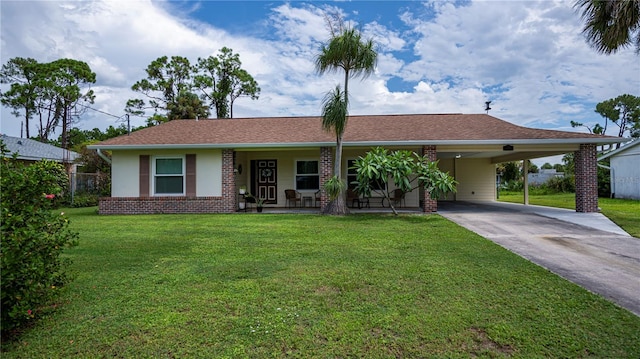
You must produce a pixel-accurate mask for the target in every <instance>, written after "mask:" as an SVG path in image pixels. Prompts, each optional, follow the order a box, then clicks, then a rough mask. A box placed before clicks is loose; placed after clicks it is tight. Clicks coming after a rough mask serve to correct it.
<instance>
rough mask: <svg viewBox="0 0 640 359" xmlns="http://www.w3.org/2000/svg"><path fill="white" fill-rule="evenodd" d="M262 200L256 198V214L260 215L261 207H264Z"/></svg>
mask: <svg viewBox="0 0 640 359" xmlns="http://www.w3.org/2000/svg"><path fill="white" fill-rule="evenodd" d="M264 201H265V199H264V198H259V197H256V209H257V211H258V213H262V206H264Z"/></svg>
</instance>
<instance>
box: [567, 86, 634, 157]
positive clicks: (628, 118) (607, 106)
mask: <svg viewBox="0 0 640 359" xmlns="http://www.w3.org/2000/svg"><path fill="white" fill-rule="evenodd" d="M595 112H597V113H599V114H600V116H602V117H603V118H604V125H600V124H595V125H594V126H593V127H589V126H586V125H584V124H582V123H580V122H575V121H571V126H572V127H580V126H582V127H586V128H587V129H588V130H589V132H591V133H595V134H600V135H605V134H606V133H607V130H608V127H609V122H611V123H613V124H614V125H616V126H617V128H618V133H617V135H618V137H625V136H629V137H634V138H638V137H640V97H637V96H633V95H629V94H624V95H620V96H618V97H616V98H612V99H609V100H606V101H602V102H600V103H598V104H597V105H596V110H595ZM617 147H620V144H618V145H617Z"/></svg>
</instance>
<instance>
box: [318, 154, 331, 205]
mask: <svg viewBox="0 0 640 359" xmlns="http://www.w3.org/2000/svg"><path fill="white" fill-rule="evenodd" d="M332 175H333V155H332V151H331V147H320V189H322V188H324V183H325V182H326V181H327V180H329V179H330V178H331V176H332ZM328 204H329V196H328V195H327V194H326V192H325V191H324V189H322V191H321V192H320V211H324V209H325V207H326V206H327V205H328Z"/></svg>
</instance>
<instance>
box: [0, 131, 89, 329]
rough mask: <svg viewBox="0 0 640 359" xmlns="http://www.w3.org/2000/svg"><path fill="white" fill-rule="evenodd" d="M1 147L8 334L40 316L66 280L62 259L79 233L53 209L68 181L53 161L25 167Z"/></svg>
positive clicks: (1, 257) (0, 257)
mask: <svg viewBox="0 0 640 359" xmlns="http://www.w3.org/2000/svg"><path fill="white" fill-rule="evenodd" d="M0 146H1V147H3V149H2V151H1V152H2V156H1V157H0V162H1V163H0V175H1V176H0V187H1V192H2V193H1V194H2V198H1V204H2V206H1V212H2V214H1V218H2V224H1V228H0V230H1V231H2V245H1V247H0V261H1V271H2V277H1V288H0V290H1V305H2V314H1V327H0V330H1V331H2V333H3V334H7V333H8V331H10V330H13V329H16V328H17V327H19V326H20V325H22V324H25V323H26V322H28V321H30V320H33V319H34V318H36V317H37V316H38V314H40V313H42V312H43V311H44V310H45V308H46V305H47V304H48V303H50V301H51V300H52V299H53V298H54V296H55V294H56V293H57V290H58V288H60V286H62V285H63V284H65V283H66V282H67V275H66V273H65V268H66V266H67V265H68V260H64V259H63V258H61V257H60V256H61V254H62V252H63V250H64V249H65V247H68V246H71V245H75V244H76V241H77V237H78V234H77V233H74V232H72V231H71V230H70V229H69V221H68V219H67V218H66V217H65V216H64V215H63V213H59V212H54V211H53V210H52V206H53V202H54V201H55V200H56V197H58V195H59V194H61V193H62V190H63V188H64V186H66V184H67V182H68V180H67V176H66V174H65V171H64V168H63V167H62V166H61V165H59V164H57V163H55V162H51V161H40V162H37V163H35V164H32V165H29V166H26V165H24V164H22V163H20V162H19V161H17V160H16V159H15V158H9V157H6V156H5V150H4V146H3V145H2V144H1V143H0Z"/></svg>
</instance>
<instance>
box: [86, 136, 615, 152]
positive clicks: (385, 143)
mask: <svg viewBox="0 0 640 359" xmlns="http://www.w3.org/2000/svg"><path fill="white" fill-rule="evenodd" d="M624 141H626V139H624V138H620V137H604V138H549V139H492V140H408V141H349V142H343V146H344V147H375V146H425V145H435V146H439V145H557V144H608V143H620V142H624ZM335 146H336V143H335V142H291V143H221V144H217V143H194V144H153V145H100V144H95V145H89V146H87V148H88V149H102V150H151V149H207V148H234V149H255V150H261V149H267V148H268V149H272V150H273V149H279V148H282V149H285V148H309V149H313V148H318V147H335Z"/></svg>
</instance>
